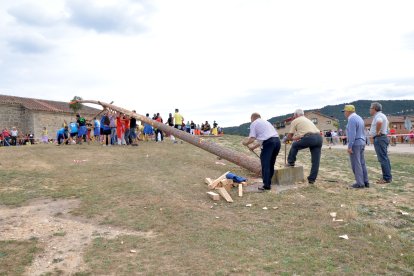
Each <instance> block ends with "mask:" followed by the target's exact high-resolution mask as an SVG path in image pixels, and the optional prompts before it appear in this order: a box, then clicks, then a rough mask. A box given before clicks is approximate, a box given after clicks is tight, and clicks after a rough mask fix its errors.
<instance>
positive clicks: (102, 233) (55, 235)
mask: <svg viewBox="0 0 414 276" xmlns="http://www.w3.org/2000/svg"><path fill="white" fill-rule="evenodd" d="M79 203H80V201H79V200H77V199H64V200H56V201H53V200H50V199H44V200H35V201H31V202H30V203H28V204H27V205H26V206H23V207H19V208H9V207H5V206H0V214H1V216H0V222H1V223H0V240H28V239H38V240H39V241H40V242H41V243H42V244H44V251H43V252H41V253H40V254H38V255H37V256H36V257H35V259H34V261H33V263H32V265H31V266H30V267H29V268H28V269H27V270H26V274H27V275H42V274H44V273H48V272H53V271H59V272H60V273H63V274H65V275H68V274H73V273H75V272H78V271H80V270H82V268H83V267H84V263H83V252H84V249H85V248H86V247H87V246H89V244H90V243H91V241H92V240H93V239H94V238H97V237H104V238H106V239H114V238H117V237H119V236H122V235H132V236H140V237H144V238H152V237H155V234H154V233H153V232H151V231H149V232H137V231H129V230H128V231H127V230H122V229H116V228H114V227H110V226H101V225H95V224H93V222H91V221H88V222H87V221H86V220H81V219H79V218H77V217H75V216H72V215H70V211H71V210H72V209H74V208H76V207H78V206H79ZM120 242H121V243H122V241H120ZM131 250H132V252H133V250H134V249H133V248H131Z"/></svg>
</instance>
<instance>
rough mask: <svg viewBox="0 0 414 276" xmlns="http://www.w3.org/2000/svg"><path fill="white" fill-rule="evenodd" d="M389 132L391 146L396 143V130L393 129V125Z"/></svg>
mask: <svg viewBox="0 0 414 276" xmlns="http://www.w3.org/2000/svg"><path fill="white" fill-rule="evenodd" d="M390 134H391V146H396V145H397V135H396V134H397V131H396V130H395V126H394V127H393V128H391V129H390Z"/></svg>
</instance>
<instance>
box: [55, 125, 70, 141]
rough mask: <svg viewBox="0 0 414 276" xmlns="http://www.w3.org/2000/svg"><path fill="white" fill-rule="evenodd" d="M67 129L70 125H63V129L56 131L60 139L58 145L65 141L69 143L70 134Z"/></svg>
mask: <svg viewBox="0 0 414 276" xmlns="http://www.w3.org/2000/svg"><path fill="white" fill-rule="evenodd" d="M67 130H68V127H67V126H65V127H62V128H61V129H59V130H58V131H57V133H56V140H57V141H58V145H60V144H62V143H65V144H67V142H68V135H67Z"/></svg>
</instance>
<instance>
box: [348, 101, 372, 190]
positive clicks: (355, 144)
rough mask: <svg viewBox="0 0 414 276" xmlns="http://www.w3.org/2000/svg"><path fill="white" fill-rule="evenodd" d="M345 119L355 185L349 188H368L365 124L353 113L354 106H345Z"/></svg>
mask: <svg viewBox="0 0 414 276" xmlns="http://www.w3.org/2000/svg"><path fill="white" fill-rule="evenodd" d="M342 112H344V115H345V117H346V118H347V119H348V124H347V126H346V135H347V138H348V153H349V158H350V160H351V167H352V172H353V173H354V175H355V181H356V182H355V183H354V184H353V185H351V186H350V188H353V189H361V188H369V181H368V173H367V167H366V165H365V156H364V151H365V139H366V136H365V124H364V120H362V118H361V117H360V116H359V115H358V114H356V113H355V106H353V105H345V108H344V110H342Z"/></svg>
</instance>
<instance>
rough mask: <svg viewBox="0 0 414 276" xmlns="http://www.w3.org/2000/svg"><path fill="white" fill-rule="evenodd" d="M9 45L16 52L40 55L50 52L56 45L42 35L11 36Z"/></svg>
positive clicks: (8, 40) (8, 41)
mask: <svg viewBox="0 0 414 276" xmlns="http://www.w3.org/2000/svg"><path fill="white" fill-rule="evenodd" d="M7 44H8V46H9V47H11V48H12V50H13V51H15V52H20V53H27V54H38V53H45V52H48V51H50V50H51V49H52V48H53V47H54V45H53V43H51V42H49V41H48V40H47V39H46V38H44V37H43V36H42V35H40V34H28V35H17V36H11V37H9V38H8V39H7Z"/></svg>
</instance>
